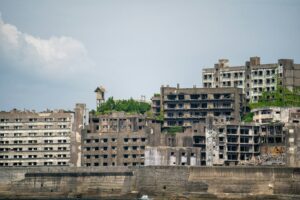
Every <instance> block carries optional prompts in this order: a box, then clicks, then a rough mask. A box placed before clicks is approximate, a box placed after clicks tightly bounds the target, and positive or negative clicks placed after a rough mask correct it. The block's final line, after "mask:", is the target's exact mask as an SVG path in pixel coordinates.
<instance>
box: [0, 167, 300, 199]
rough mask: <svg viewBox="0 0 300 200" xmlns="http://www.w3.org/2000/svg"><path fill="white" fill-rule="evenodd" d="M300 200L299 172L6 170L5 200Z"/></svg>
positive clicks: (0, 186)
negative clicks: (147, 198)
mask: <svg viewBox="0 0 300 200" xmlns="http://www.w3.org/2000/svg"><path fill="white" fill-rule="evenodd" d="M142 194H147V195H149V196H150V197H154V198H155V199H217V198H220V199H224V198H235V199H300V168H286V167H277V168H275V167H175V166H155V167H154V166H153V167H151V166H147V167H128V168H127V167H110V168H108V167H92V168H67V167H63V168H59V167H57V168H56V167H52V168H44V167H43V168H3V169H2V170H1V171H0V199H23V198H27V199H32V198H36V199H42V198H56V199H57V198H98V199H99V198H101V199H119V198H122V199H124V198H127V199H130V198H136V197H139V196H141V195H142Z"/></svg>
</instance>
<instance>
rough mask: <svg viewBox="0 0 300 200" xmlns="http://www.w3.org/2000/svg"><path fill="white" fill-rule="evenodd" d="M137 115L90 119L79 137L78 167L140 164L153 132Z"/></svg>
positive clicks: (143, 118)
mask: <svg viewBox="0 0 300 200" xmlns="http://www.w3.org/2000/svg"><path fill="white" fill-rule="evenodd" d="M154 130H155V129H154V128H151V127H150V125H147V126H146V118H145V116H144V115H141V114H126V113H124V112H115V113H112V114H109V115H99V116H96V115H93V116H90V124H89V126H88V128H87V130H85V131H84V133H83V134H82V166H135V165H144V163H145V153H144V152H145V147H146V145H147V144H149V143H151V141H153V139H152V138H153V137H154V136H155V133H157V131H154Z"/></svg>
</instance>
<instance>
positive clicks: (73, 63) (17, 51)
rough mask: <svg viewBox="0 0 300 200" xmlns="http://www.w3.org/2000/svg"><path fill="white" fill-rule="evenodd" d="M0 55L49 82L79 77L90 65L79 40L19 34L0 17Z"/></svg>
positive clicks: (21, 68)
mask: <svg viewBox="0 0 300 200" xmlns="http://www.w3.org/2000/svg"><path fill="white" fill-rule="evenodd" d="M0 53H1V55H0V56H1V57H2V59H6V60H7V61H8V62H9V63H12V64H13V65H11V66H13V67H16V68H17V69H20V70H25V71H30V73H34V74H36V75H40V76H43V77H47V78H50V79H53V78H66V77H71V76H73V75H80V74H81V75H82V73H83V72H88V71H89V70H90V69H91V68H92V67H93V65H94V64H93V62H92V61H91V59H89V57H88V53H87V50H86V48H85V47H84V45H83V44H82V43H81V42H80V41H78V40H76V39H74V38H71V37H66V36H61V37H56V36H53V37H50V38H49V39H41V38H39V37H35V36H32V35H30V34H27V33H22V32H21V31H19V30H18V28H17V27H16V26H14V25H12V24H8V23H5V22H4V21H3V20H2V18H1V15H0ZM0 67H1V66H0ZM2 67H3V66H2ZM4 67H5V66H4Z"/></svg>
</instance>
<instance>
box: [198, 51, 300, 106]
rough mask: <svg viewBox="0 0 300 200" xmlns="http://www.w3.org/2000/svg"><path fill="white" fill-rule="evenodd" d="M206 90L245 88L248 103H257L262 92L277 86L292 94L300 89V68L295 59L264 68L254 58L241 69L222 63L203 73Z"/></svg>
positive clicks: (273, 89) (274, 88) (225, 61)
mask: <svg viewBox="0 0 300 200" xmlns="http://www.w3.org/2000/svg"><path fill="white" fill-rule="evenodd" d="M202 82H203V87H204V88H228V87H237V88H242V89H243V92H244V94H245V95H246V99H247V101H248V102H257V101H258V99H259V97H260V96H261V95H262V92H263V91H267V92H268V91H275V90H276V88H277V85H280V86H283V87H285V88H287V89H289V90H291V91H292V90H293V89H294V88H295V87H299V86H300V64H295V63H294V61H293V60H292V59H279V60H278V62H277V63H272V64H261V63H260V57H251V58H250V61H247V62H246V63H245V65H242V66H230V65H229V61H228V60H227V59H220V60H219V62H218V63H217V64H215V66H214V67H213V68H205V69H203V71H202Z"/></svg>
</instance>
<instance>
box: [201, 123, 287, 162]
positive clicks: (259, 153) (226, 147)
mask: <svg viewBox="0 0 300 200" xmlns="http://www.w3.org/2000/svg"><path fill="white" fill-rule="evenodd" d="M283 126H284V124H283V123H273V124H254V123H248V124H241V123H230V124H214V125H213V126H212V127H211V128H207V129H206V132H205V135H206V137H205V138H203V139H202V142H201V141H199V142H198V143H202V144H205V145H206V164H207V165H208V166H213V165H232V164H234V165H237V164H243V163H251V162H253V163H252V164H284V162H285V160H284V159H283V157H282V156H283V153H285V149H284V146H285V135H286V133H285V132H284V129H283ZM272 156H274V158H275V159H272V158H273V157H272ZM279 158H280V159H279ZM255 162H256V163H255ZM268 162H269V163H268ZM272 162H273V163H272ZM276 162H277V163H276Z"/></svg>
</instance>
